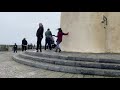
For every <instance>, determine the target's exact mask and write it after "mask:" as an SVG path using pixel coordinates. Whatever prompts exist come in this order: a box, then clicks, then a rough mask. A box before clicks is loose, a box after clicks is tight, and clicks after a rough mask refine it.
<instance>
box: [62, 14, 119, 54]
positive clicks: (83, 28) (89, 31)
mask: <svg viewBox="0 0 120 90" xmlns="http://www.w3.org/2000/svg"><path fill="white" fill-rule="evenodd" d="M105 18H106V19H107V20H106V19H105ZM119 20H120V12H62V14H61V28H62V30H63V32H69V35H68V36H65V37H64V39H63V42H62V43H61V47H62V49H63V50H64V51H73V52H93V53H104V52H109V53H113V52H114V53H120V35H119V33H120V21H119ZM73 46H74V47H73Z"/></svg>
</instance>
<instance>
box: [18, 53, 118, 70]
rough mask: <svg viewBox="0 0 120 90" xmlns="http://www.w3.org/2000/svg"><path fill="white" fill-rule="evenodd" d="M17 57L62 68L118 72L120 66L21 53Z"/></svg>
mask: <svg viewBox="0 0 120 90" xmlns="http://www.w3.org/2000/svg"><path fill="white" fill-rule="evenodd" d="M19 57H21V58H24V59H28V60H34V61H38V62H45V63H50V64H56V65H63V66H74V67H87V68H99V69H113V70H120V64H114V63H113V64H112V63H100V62H84V61H71V60H63V59H56V58H46V57H38V56H31V55H27V54H23V53H21V54H19Z"/></svg>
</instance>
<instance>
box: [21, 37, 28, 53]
mask: <svg viewBox="0 0 120 90" xmlns="http://www.w3.org/2000/svg"><path fill="white" fill-rule="evenodd" d="M27 44H28V43H27V40H26V39H25V38H24V39H23V40H22V51H26V50H27Z"/></svg>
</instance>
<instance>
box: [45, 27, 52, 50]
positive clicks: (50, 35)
mask: <svg viewBox="0 0 120 90" xmlns="http://www.w3.org/2000/svg"><path fill="white" fill-rule="evenodd" d="M45 37H46V38H45V50H46V47H47V44H48V46H49V49H50V50H51V42H52V41H51V38H52V33H51V31H50V29H49V28H48V29H47V31H46V32H45Z"/></svg>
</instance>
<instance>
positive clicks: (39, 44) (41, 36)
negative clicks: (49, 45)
mask: <svg viewBox="0 0 120 90" xmlns="http://www.w3.org/2000/svg"><path fill="white" fill-rule="evenodd" d="M43 32H44V27H43V25H42V23H40V24H39V28H38V30H37V32H36V36H37V48H36V50H37V52H38V49H40V52H42V49H41V47H42V46H41V41H42V39H43Z"/></svg>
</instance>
